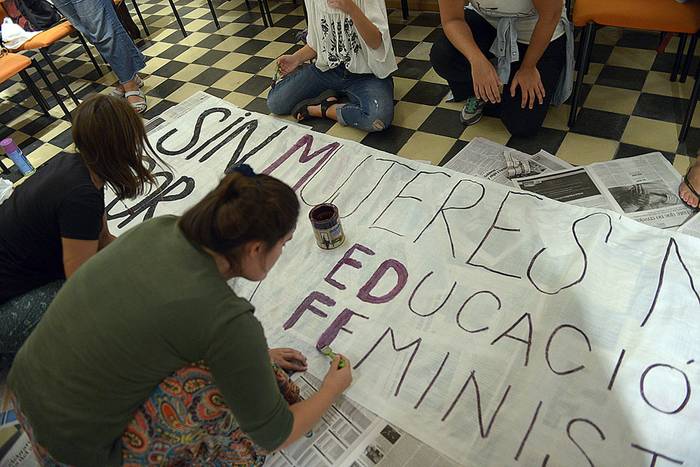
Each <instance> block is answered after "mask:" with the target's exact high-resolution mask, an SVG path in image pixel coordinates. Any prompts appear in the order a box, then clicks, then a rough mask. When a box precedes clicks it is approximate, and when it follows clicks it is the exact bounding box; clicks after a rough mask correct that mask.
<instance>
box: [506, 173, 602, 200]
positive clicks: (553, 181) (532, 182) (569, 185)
mask: <svg viewBox="0 0 700 467" xmlns="http://www.w3.org/2000/svg"><path fill="white" fill-rule="evenodd" d="M513 181H514V182H515V183H516V184H517V185H518V187H519V188H522V189H523V190H526V191H531V192H533V193H537V194H539V195H542V196H546V197H547V198H551V199H555V200H557V201H561V202H562V203H570V204H575V205H577V206H584V207H587V208H601V209H611V210H615V206H613V204H612V203H610V201H609V200H608V198H607V197H606V196H605V195H604V194H603V192H604V191H605V190H604V189H601V188H600V187H599V186H598V185H596V182H595V181H594V180H593V179H592V178H591V176H590V175H589V174H588V172H587V171H586V169H585V167H576V168H575V169H568V170H561V171H557V172H550V173H546V174H538V175H534V176H530V177H522V178H517V179H514V180H513Z"/></svg>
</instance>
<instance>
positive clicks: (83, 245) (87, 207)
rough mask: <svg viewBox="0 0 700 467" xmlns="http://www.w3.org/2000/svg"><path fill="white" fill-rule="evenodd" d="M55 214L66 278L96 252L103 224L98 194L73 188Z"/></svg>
mask: <svg viewBox="0 0 700 467" xmlns="http://www.w3.org/2000/svg"><path fill="white" fill-rule="evenodd" d="M57 215H58V229H59V232H60V236H61V248H62V257H63V272H64V273H65V275H66V278H68V277H70V276H72V275H73V274H74V273H75V271H77V270H78V268H79V267H80V266H81V265H82V264H83V263H84V262H85V261H87V260H88V259H89V258H90V257H92V256H93V255H94V254H95V253H97V250H98V248H99V244H100V238H101V231H102V223H103V221H104V200H103V198H102V194H101V193H97V192H95V190H94V189H85V188H77V189H76V190H74V191H73V192H71V193H70V194H69V195H68V196H67V197H66V199H65V200H64V201H63V202H62V203H61V205H60V206H59V209H58V213H57Z"/></svg>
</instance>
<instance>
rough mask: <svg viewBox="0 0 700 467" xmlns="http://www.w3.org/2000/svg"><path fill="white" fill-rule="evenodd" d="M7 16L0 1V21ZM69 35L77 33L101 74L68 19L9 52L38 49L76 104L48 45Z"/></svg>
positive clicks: (86, 46)
mask: <svg viewBox="0 0 700 467" xmlns="http://www.w3.org/2000/svg"><path fill="white" fill-rule="evenodd" d="M5 16H7V13H6V12H5V9H4V8H3V7H2V3H0V22H2V20H3V19H4V18H5ZM70 35H77V37H78V40H80V43H81V44H82V45H83V48H84V49H85V51H86V52H87V54H88V57H90V61H92V64H93V65H94V67H95V70H97V74H99V75H100V76H102V75H103V73H102V70H101V69H100V67H99V65H98V64H97V61H96V60H95V57H94V56H93V55H92V52H90V48H89V47H88V45H87V43H86V42H85V38H84V37H83V35H82V34H80V33H79V32H78V31H77V30H76V29H75V28H74V27H73V26H72V25H71V24H70V23H69V22H68V21H61V22H60V23H58V24H57V25H56V26H53V27H52V28H50V29H47V30H46V31H42V32H40V33H39V34H37V35H36V36H34V37H32V38H31V39H29V40H28V41H27V42H25V43H24V44H22V46H21V47H20V48H18V49H14V50H11V52H21V51H29V50H38V51H39V53H41V55H42V56H43V57H44V60H46V63H48V64H49V67H50V68H51V70H52V71H53V72H54V73H55V74H56V76H57V77H58V80H59V81H60V82H61V85H62V86H63V87H64V88H65V90H66V92H67V93H68V95H69V96H70V98H71V99H72V100H73V102H75V104H76V105H77V104H78V103H79V102H78V98H77V97H76V96H75V94H74V93H73V91H72V90H71V88H70V86H69V85H68V82H67V81H66V78H65V77H64V76H63V74H62V73H61V72H60V71H59V70H58V68H57V67H56V64H55V63H54V62H53V59H52V58H51V54H49V47H50V46H52V45H53V44H55V43H56V42H58V41H59V40H61V39H63V38H65V37H68V36H70Z"/></svg>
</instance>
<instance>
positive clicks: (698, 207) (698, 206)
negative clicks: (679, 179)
mask: <svg viewBox="0 0 700 467" xmlns="http://www.w3.org/2000/svg"><path fill="white" fill-rule="evenodd" d="M694 167H695V164H693V165H691V166H690V167H688V171H687V172H686V173H685V175H683V183H685V186H686V187H688V189H689V190H690V192H691V193H692V194H693V195H695V197H696V198H697V199H698V202H697V203H695V206H693V205H692V204H689V203H686V202H685V200H683V198H681V201H683V204H685V205H686V206H688V207H689V208H692V209H695V210H696V211H697V210H700V193H698V190H696V189H695V187H694V186H693V184H692V183H690V180H689V179H688V175H690V171H691V170H693V168H694ZM698 169H700V167H698Z"/></svg>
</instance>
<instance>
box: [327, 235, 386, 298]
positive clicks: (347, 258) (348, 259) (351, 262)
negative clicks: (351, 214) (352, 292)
mask: <svg viewBox="0 0 700 467" xmlns="http://www.w3.org/2000/svg"><path fill="white" fill-rule="evenodd" d="M355 250H360V251H361V252H362V253H364V254H366V255H369V256H372V255H374V251H372V250H370V249H369V248H367V247H366V246H364V245H360V244H359V243H355V244H354V245H353V246H351V247H350V248H348V251H346V252H345V254H344V255H343V257H342V258H340V261H338V262H337V263H335V266H333V269H331V272H329V273H328V275H327V276H326V277H325V278H324V280H325V281H326V282H328V283H329V284H330V285H332V286H333V287H335V288H336V289H338V290H345V288H346V286H345V284H341V283H340V282H338V281H336V280H335V279H333V275H334V274H335V273H336V272H338V270H339V269H340V268H341V267H343V265H344V264H347V265H348V266H351V267H353V268H355V269H360V268H361V267H362V263H360V262H359V261H357V260H356V259H353V258H352V254H353V253H354V252H355Z"/></svg>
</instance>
